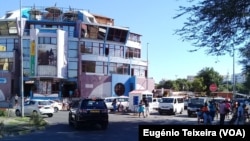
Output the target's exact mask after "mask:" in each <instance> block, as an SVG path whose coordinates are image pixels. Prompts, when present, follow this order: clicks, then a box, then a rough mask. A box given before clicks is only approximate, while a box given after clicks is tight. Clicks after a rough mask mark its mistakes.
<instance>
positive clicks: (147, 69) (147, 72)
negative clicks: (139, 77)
mask: <svg viewBox="0 0 250 141" xmlns="http://www.w3.org/2000/svg"><path fill="white" fill-rule="evenodd" d="M148 44H149V43H147V78H146V79H147V83H146V85H147V86H146V87H147V90H148V74H149V73H148V72H149V71H148V65H149V63H148Z"/></svg>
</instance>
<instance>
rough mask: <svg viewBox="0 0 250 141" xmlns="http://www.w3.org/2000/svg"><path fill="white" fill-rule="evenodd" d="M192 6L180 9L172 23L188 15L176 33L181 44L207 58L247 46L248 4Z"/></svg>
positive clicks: (215, 0) (226, 1)
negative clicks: (185, 43) (200, 51)
mask: <svg viewBox="0 0 250 141" xmlns="http://www.w3.org/2000/svg"><path fill="white" fill-rule="evenodd" d="M188 1H189V2H190V3H191V4H192V3H194V4H193V5H191V6H187V7H185V6H180V7H179V12H180V13H178V14H177V15H176V16H175V17H174V19H176V18H179V17H183V16H184V15H187V16H188V17H187V21H186V22H185V23H184V26H183V27H182V28H181V29H177V30H176V32H175V33H176V34H177V35H180V36H181V38H182V39H183V40H184V41H191V42H192V44H193V45H194V46H195V48H196V49H192V50H190V52H193V51H197V50H199V49H205V50H206V52H207V54H209V55H216V56H220V55H225V54H227V53H230V54H232V52H233V50H234V47H236V46H238V47H243V48H246V47H247V46H248V45H249V43H250V40H249V38H250V10H249V9H250V0H201V1H198V0H188Z"/></svg>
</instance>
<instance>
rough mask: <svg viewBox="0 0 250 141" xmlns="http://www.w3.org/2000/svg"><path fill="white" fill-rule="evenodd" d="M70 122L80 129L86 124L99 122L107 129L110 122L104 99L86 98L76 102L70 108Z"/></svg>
mask: <svg viewBox="0 0 250 141" xmlns="http://www.w3.org/2000/svg"><path fill="white" fill-rule="evenodd" d="M68 122H69V125H70V126H74V127H75V128H76V129H78V128H79V127H81V126H84V125H96V124H99V125H100V126H101V129H103V130H105V129H107V127H108V124H109V116H108V108H107V106H106V104H105V101H104V99H101V98H94V99H91V98H86V99H82V100H80V101H79V102H76V103H75V104H74V106H72V107H71V108H70V110H69V115H68Z"/></svg>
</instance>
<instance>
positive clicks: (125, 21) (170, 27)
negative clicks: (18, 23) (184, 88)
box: [0, 0, 242, 83]
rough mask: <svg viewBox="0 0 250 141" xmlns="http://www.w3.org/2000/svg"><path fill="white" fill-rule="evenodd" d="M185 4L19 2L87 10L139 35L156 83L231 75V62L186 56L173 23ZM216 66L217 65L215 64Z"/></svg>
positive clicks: (9, 4) (177, 0)
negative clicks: (210, 71)
mask: <svg viewBox="0 0 250 141" xmlns="http://www.w3.org/2000/svg"><path fill="white" fill-rule="evenodd" d="M19 1H20V0H7V1H5V2H4V3H5V4H1V6H0V7H1V8H0V17H2V16H3V15H4V14H5V12H6V11H10V10H16V9H19ZM185 1H186V0H157V1H153V0H22V5H23V6H33V5H35V6H45V7H46V6H53V5H54V4H55V3H56V5H57V6H58V7H65V8H68V7H71V8H77V9H87V10H89V11H90V12H91V13H95V14H99V15H103V16H106V17H110V18H113V19H114V20H115V25H117V26H125V27H129V29H130V30H131V31H132V32H134V33H138V34H140V35H142V38H141V41H142V58H143V59H145V60H146V59H147V49H146V48H147V43H149V44H148V59H149V77H153V78H154V79H155V82H156V83H158V82H159V81H161V80H162V79H165V80H175V79H176V78H186V77H187V75H196V74H197V73H198V72H199V71H200V70H202V69H203V68H205V67H211V68H214V70H215V71H217V72H219V73H220V74H221V75H227V73H229V75H232V74H233V58H232V57H231V56H229V55H225V56H223V57H216V56H208V55H206V53H205V51H204V50H200V51H198V52H194V53H190V52H188V50H190V49H193V48H194V47H192V45H191V43H190V42H182V41H181V40H180V37H179V36H177V35H173V34H174V30H175V29H177V28H181V27H182V26H183V23H184V22H185V18H180V19H175V20H174V19H173V17H174V16H175V15H176V14H177V11H176V10H177V9H178V6H180V5H186V6H187V4H188V3H186V2H185ZM238 56H239V55H238V53H237V52H236V54H235V73H240V72H241V69H242V66H240V65H238V63H237V61H239V57H238ZM216 62H217V63H216Z"/></svg>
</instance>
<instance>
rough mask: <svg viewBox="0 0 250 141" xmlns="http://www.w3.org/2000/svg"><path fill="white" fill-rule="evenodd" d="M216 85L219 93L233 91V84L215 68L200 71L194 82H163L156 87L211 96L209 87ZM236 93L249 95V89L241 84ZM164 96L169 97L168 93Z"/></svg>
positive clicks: (237, 85) (183, 80) (237, 86)
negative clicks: (225, 79) (224, 78)
mask: <svg viewBox="0 0 250 141" xmlns="http://www.w3.org/2000/svg"><path fill="white" fill-rule="evenodd" d="M212 83H215V84H216V85H217V86H218V89H217V91H220V92H225V91H226V92H229V91H233V84H232V83H231V82H229V81H223V77H222V76H221V75H220V74H219V73H218V72H216V71H215V70H214V69H213V68H204V69H202V70H200V71H199V72H198V73H197V75H196V76H195V79H194V80H193V81H190V82H189V81H188V80H187V79H177V80H167V81H165V80H162V81H161V82H160V83H159V84H157V85H156V88H157V89H161V88H164V89H171V90H174V91H193V92H195V93H199V94H206V95H211V91H210V90H209V86H210V85H211V84H212ZM235 87H236V91H237V92H239V93H249V89H248V88H247V87H246V86H245V85H244V84H240V83H236V86H235ZM164 95H167V94H166V93H165V94H164Z"/></svg>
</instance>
